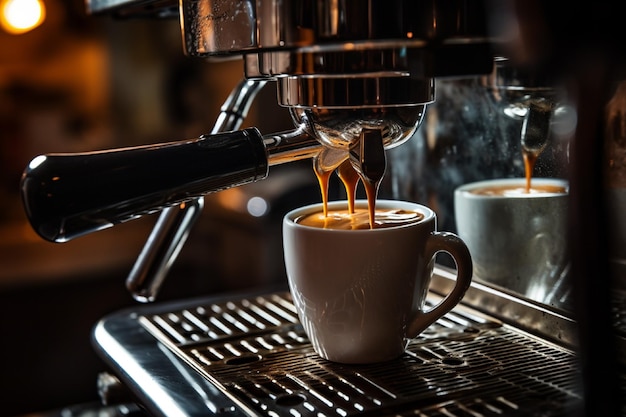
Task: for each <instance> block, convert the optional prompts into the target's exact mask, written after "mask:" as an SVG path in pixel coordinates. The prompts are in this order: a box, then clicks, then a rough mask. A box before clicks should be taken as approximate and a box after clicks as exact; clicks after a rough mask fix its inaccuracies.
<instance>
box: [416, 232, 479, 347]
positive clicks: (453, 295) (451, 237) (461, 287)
mask: <svg viewBox="0 0 626 417" xmlns="http://www.w3.org/2000/svg"><path fill="white" fill-rule="evenodd" d="M438 252H447V253H448V254H450V256H452V258H453V259H454V262H455V263H456V272H457V276H456V283H455V285H454V288H452V290H451V291H450V292H449V293H448V295H446V296H445V297H444V299H443V300H441V301H440V302H439V304H437V305H436V306H435V307H433V308H432V309H430V310H429V311H426V312H423V311H417V312H415V313H414V314H413V317H412V318H411V320H410V322H409V326H408V331H407V337H408V338H409V339H413V338H415V337H417V335H419V334H420V333H421V332H423V331H424V330H425V329H426V328H427V327H428V326H430V325H431V324H433V323H434V322H435V321H437V319H439V318H440V317H441V316H443V315H444V314H446V313H447V312H448V311H450V310H452V309H453V308H454V307H455V306H456V305H457V304H458V303H459V302H460V301H461V299H462V298H463V296H464V295H465V292H466V291H467V289H468V288H469V286H470V284H471V282H472V257H471V256H470V252H469V249H468V248H467V246H466V245H465V242H463V241H462V240H461V238H459V237H458V236H457V235H455V234H454V233H450V232H432V233H431V234H430V237H429V238H428V241H427V242H426V253H425V255H426V256H425V259H427V260H428V261H429V263H430V262H433V261H434V259H433V258H434V256H435V255H436V254H437V253H438Z"/></svg>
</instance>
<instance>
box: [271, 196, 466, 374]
mask: <svg viewBox="0 0 626 417" xmlns="http://www.w3.org/2000/svg"><path fill="white" fill-rule="evenodd" d="M356 207H357V208H364V207H367V202H366V201H357V202H356ZM328 208H329V210H333V209H345V208H347V202H346V201H341V202H331V203H329V205H328ZM376 208H377V209H390V208H399V209H406V210H416V211H419V212H420V213H422V214H423V215H424V217H423V219H421V220H420V221H418V222H414V223H410V224H405V225H400V226H393V227H387V228H380V229H364V230H333V229H324V228H318V227H312V226H303V225H302V224H299V223H296V221H295V220H296V219H298V218H299V217H301V216H303V215H305V214H309V213H313V212H321V211H322V205H321V204H314V205H310V206H306V207H302V208H298V209H295V210H293V211H291V212H289V213H287V214H286V216H285V217H284V220H283V245H284V257H285V265H286V270H287V276H288V281H289V287H290V290H291V294H292V296H293V300H294V304H295V306H296V309H297V311H298V316H299V318H300V321H301V322H302V325H303V327H304V330H305V331H306V333H307V335H308V337H309V339H310V341H311V343H312V345H313V347H314V348H315V351H316V352H317V353H318V354H319V355H320V356H321V357H322V358H325V359H328V360H331V361H334V362H340V363H354V364H356V363H374V362H382V361H386V360H391V359H394V358H396V357H398V356H400V355H402V353H403V352H404V350H405V349H406V346H407V344H408V342H409V341H410V339H413V338H415V337H416V336H417V335H418V334H419V333H421V332H422V331H423V330H424V329H426V328H427V327H428V326H430V325H431V324H432V323H434V322H435V321H436V320H437V319H438V318H440V317H441V316H443V315H444V314H446V313H447V312H448V311H450V310H451V309H452V308H454V307H455V306H456V305H457V304H458V303H459V302H460V301H461V299H462V298H463V295H464V294H465V291H466V290H467V288H468V287H469V285H470V283H471V277H472V260H471V257H470V254H469V251H468V249H467V247H466V246H465V244H464V243H463V241H461V239H459V238H458V237H457V236H456V235H454V234H452V233H447V232H438V231H436V223H437V222H436V215H435V213H434V212H433V211H432V210H431V209H429V208H427V207H425V206H422V205H419V204H416V203H411V202H404V201H392V200H378V201H377V202H376ZM442 251H443V252H447V253H449V254H450V255H451V256H452V258H454V260H455V262H456V264H457V279H456V284H455V286H454V288H453V289H452V290H451V292H450V293H449V294H448V295H447V296H446V297H444V299H443V300H442V301H441V302H440V303H439V304H438V305H437V306H435V307H433V308H432V309H430V310H426V309H425V307H424V306H425V299H426V295H427V292H428V288H429V284H430V280H431V276H432V270H433V265H434V259H435V254H437V253H438V252H442Z"/></svg>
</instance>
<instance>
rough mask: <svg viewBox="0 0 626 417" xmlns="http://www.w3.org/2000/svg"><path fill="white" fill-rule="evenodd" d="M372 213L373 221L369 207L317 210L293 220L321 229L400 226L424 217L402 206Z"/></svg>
mask: <svg viewBox="0 0 626 417" xmlns="http://www.w3.org/2000/svg"><path fill="white" fill-rule="evenodd" d="M374 213H375V215H374V221H373V222H372V221H371V219H370V211H369V209H356V210H354V211H353V212H351V211H350V209H349V208H345V209H339V210H329V211H327V213H326V214H324V212H323V211H318V212H314V213H310V214H307V215H304V216H302V217H299V218H297V219H296V220H295V221H296V223H298V224H301V225H303V226H311V227H320V228H322V229H335V230H362V229H372V228H374V229H381V228H385V227H396V226H402V225H406V224H410V223H414V222H419V221H420V220H421V219H423V218H424V215H423V214H422V213H420V212H418V211H413V210H406V209H402V208H390V209H385V210H383V209H377V210H374Z"/></svg>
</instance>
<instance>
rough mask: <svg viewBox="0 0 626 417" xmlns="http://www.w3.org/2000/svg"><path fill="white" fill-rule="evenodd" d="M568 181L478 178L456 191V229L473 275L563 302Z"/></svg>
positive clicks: (548, 300) (545, 299) (544, 299)
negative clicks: (465, 245) (465, 247)
mask: <svg viewBox="0 0 626 417" xmlns="http://www.w3.org/2000/svg"><path fill="white" fill-rule="evenodd" d="M568 191H569V187H568V183H567V181H565V180H561V179H548V178H533V179H532V183H531V187H530V190H527V189H526V179H524V178H512V179H495V180H486V181H478V182H474V183H470V184H465V185H462V186H460V187H458V188H457V189H456V190H455V193H454V211H455V220H456V225H457V233H458V235H459V236H460V237H461V238H462V239H463V241H464V242H465V243H466V244H467V246H468V248H469V250H470V253H471V254H472V260H473V263H474V278H475V279H480V280H483V281H487V282H489V283H492V284H495V285H498V286H500V287H502V288H505V289H507V290H511V291H514V292H516V293H518V294H522V295H525V296H527V297H529V298H531V299H533V300H536V301H540V302H544V303H546V304H553V305H561V304H562V302H563V298H564V297H567V294H566V291H567V287H568V286H567V285H564V281H565V278H566V276H567V272H568V268H569V260H568V259H567V211H568V208H567V206H568Z"/></svg>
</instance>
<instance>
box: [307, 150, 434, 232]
mask: <svg viewBox="0 0 626 417" xmlns="http://www.w3.org/2000/svg"><path fill="white" fill-rule="evenodd" d="M313 167H314V171H315V175H316V176H317V180H318V182H319V185H320V191H321V194H322V202H323V211H321V212H316V213H312V214H309V215H306V216H303V217H300V218H298V219H296V222H297V223H300V224H303V225H307V226H313V227H318V228H322V229H336V230H360V229H380V228H386V227H394V226H398V225H402V224H409V223H413V222H418V221H420V220H421V219H422V218H423V217H424V215H423V214H422V213H419V212H416V211H410V210H402V209H386V210H377V209H376V196H377V194H378V187H379V184H380V182H371V181H363V180H362V178H361V177H360V175H359V173H358V172H357V171H356V170H355V169H354V168H353V166H352V163H351V162H350V159H346V160H345V161H343V162H342V163H341V164H339V165H338V166H337V167H328V166H326V164H324V163H316V162H314V164H313ZM333 172H337V175H338V176H339V179H340V180H341V182H342V183H343V186H344V187H345V189H346V195H347V200H348V206H347V207H346V208H345V209H342V210H332V211H329V210H328V181H329V178H330V176H331V174H332V173H333ZM359 181H361V182H362V183H363V186H364V187H365V192H366V195H367V209H357V208H355V199H356V190H357V186H358V184H359Z"/></svg>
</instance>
